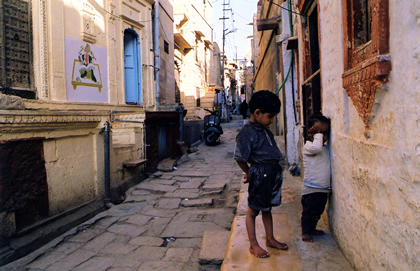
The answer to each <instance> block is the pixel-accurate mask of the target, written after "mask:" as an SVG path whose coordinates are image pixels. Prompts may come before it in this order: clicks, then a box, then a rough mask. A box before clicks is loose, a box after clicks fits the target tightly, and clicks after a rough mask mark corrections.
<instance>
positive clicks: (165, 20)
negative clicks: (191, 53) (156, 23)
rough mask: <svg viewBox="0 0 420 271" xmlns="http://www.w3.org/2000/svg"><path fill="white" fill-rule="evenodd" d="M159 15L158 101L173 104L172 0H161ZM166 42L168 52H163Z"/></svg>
mask: <svg viewBox="0 0 420 271" xmlns="http://www.w3.org/2000/svg"><path fill="white" fill-rule="evenodd" d="M159 3H160V5H161V9H160V13H159V17H160V22H161V25H160V27H159V29H160V56H161V58H160V82H159V84H160V102H161V103H162V104H172V105H174V104H175V77H174V32H173V28H174V27H173V24H174V11H173V0H163V1H160V2H159ZM165 41H166V42H167V43H168V53H167V52H165V46H164V42H165Z"/></svg>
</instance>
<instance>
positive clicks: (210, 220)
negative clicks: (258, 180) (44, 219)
mask: <svg viewBox="0 0 420 271" xmlns="http://www.w3.org/2000/svg"><path fill="white" fill-rule="evenodd" d="M242 125H243V119H242V118H239V116H233V121H231V122H230V123H224V124H223V128H224V130H225V133H224V134H223V136H222V138H221V144H219V145H217V146H214V147H209V146H206V145H205V144H201V145H199V146H198V151H197V152H196V153H192V154H190V155H189V158H190V161H188V162H186V163H183V164H181V165H179V166H178V167H177V168H176V170H174V171H173V172H157V173H155V174H153V175H152V176H150V177H149V178H148V179H146V180H144V181H143V182H141V183H139V184H138V185H136V186H134V187H132V188H131V189H129V190H128V191H127V192H126V199H125V201H124V202H123V203H121V204H119V205H115V206H113V207H112V208H110V209H108V210H107V211H104V212H102V213H100V214H98V215H97V216H95V217H94V218H92V219H91V220H89V221H87V222H85V223H83V224H81V225H79V226H78V227H75V228H73V229H72V230H70V231H68V232H66V233H65V234H63V235H61V236H60V237H58V238H56V239H54V240H53V241H51V242H50V243H48V244H47V245H45V246H43V247H42V248H40V249H38V250H36V251H35V252H33V253H31V254H29V255H28V256H26V257H24V258H22V259H20V260H18V261H15V262H13V263H11V264H9V265H6V266H3V267H0V270H1V271H5V270H28V271H29V270H31V271H35V270H47V271H53V270H60V271H64V270H83V271H87V270H95V271H98V270H107V271H111V270H220V268H221V269H222V270H352V268H351V267H350V265H349V264H348V262H347V261H346V260H345V258H344V257H343V255H342V254H341V252H340V251H339V249H338V247H337V245H336V244H335V242H334V241H333V239H332V236H331V234H330V233H329V230H328V227H327V224H326V223H325V221H322V222H321V227H322V229H323V230H325V231H326V232H327V233H328V234H327V235H325V236H323V237H319V238H316V239H315V242H314V243H304V242H302V241H301V240H300V224H299V218H300V196H299V191H300V187H301V178H300V177H292V176H291V175H290V174H289V172H288V171H286V172H285V182H284V184H283V204H282V205H281V206H280V207H276V208H274V210H273V213H274V221H275V234H276V236H277V237H278V238H279V239H280V240H282V241H286V242H287V243H288V244H289V250H288V251H278V252H276V251H272V250H269V251H270V253H272V256H271V257H270V258H267V259H258V258H256V257H254V256H252V255H251V254H250V253H249V251H248V240H247V237H246V230H245V223H244V218H245V216H244V215H245V213H246V189H247V188H246V187H247V185H244V184H241V178H242V174H241V171H240V169H239V167H238V166H237V165H236V163H235V161H234V160H233V150H234V145H235V137H236V134H237V132H238V130H239V129H240V127H241V126H242ZM277 138H279V137H277ZM279 145H280V146H283V145H282V144H281V142H279ZM238 197H239V204H238ZM235 215H236V216H235ZM232 222H233V224H232ZM257 225H258V224H257ZM257 227H259V230H262V225H259V226H257ZM231 230H232V231H231ZM260 237H263V233H262V232H258V238H260ZM228 239H229V242H228ZM262 243H263V242H262ZM225 250H226V254H225ZM222 262H223V265H221V264H222Z"/></svg>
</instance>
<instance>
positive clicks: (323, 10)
mask: <svg viewBox="0 0 420 271" xmlns="http://www.w3.org/2000/svg"><path fill="white" fill-rule="evenodd" d="M319 5H320V6H319V11H320V17H319V18H320V35H321V46H320V47H321V70H322V75H321V77H322V89H323V93H322V99H323V108H322V110H323V113H324V114H325V115H327V116H329V117H330V118H331V120H332V124H331V127H332V133H331V144H332V153H331V154H332V155H331V157H332V170H333V194H332V198H331V208H330V210H329V211H330V215H331V217H330V218H331V226H332V230H333V232H334V235H335V236H336V238H337V241H338V243H339V245H340V247H341V248H342V249H343V251H344V254H345V255H346V256H347V257H348V259H349V260H350V262H351V263H352V264H353V265H354V266H355V267H356V268H357V269H360V270H417V269H419V268H420V259H419V258H418V255H419V254H420V249H419V248H420V231H419V229H418V221H419V219H420V215H419V208H420V187H419V183H418V180H419V173H420V168H419V159H418V157H419V151H418V149H419V147H418V146H419V145H418V144H419V143H418V142H419V136H418V134H419V133H418V132H419V131H418V130H419V125H418V123H419V119H418V116H419V109H418V104H419V102H420V97H419V93H420V92H419V77H418V70H419V69H420V61H419V47H418V44H419V42H418V40H419V38H418V37H419V36H420V35H419V34H420V23H419V21H420V20H419V18H420V13H419V12H418V10H419V8H420V7H419V4H418V3H417V1H416V0H410V1H397V0H395V1H392V0H391V1H390V6H389V10H390V33H391V35H390V48H391V51H390V55H391V63H392V72H391V75H390V83H389V84H388V87H387V88H386V92H385V93H384V95H383V97H380V99H379V100H378V101H379V102H380V105H379V107H378V109H377V111H376V115H375V117H374V118H373V120H372V121H371V125H370V129H368V132H367V133H368V134H367V135H368V137H365V131H366V130H365V126H364V123H363V121H362V119H361V118H360V117H359V115H358V113H357V111H356V108H355V106H354V105H353V103H352V101H351V99H350V98H349V97H348V96H347V94H346V92H345V90H344V89H343V88H342V79H341V75H342V73H343V70H344V66H343V58H344V56H343V31H342V27H343V26H342V21H343V18H342V1H333V0H320V1H319ZM402 41H404V42H402Z"/></svg>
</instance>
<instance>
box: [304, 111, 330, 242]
mask: <svg viewBox="0 0 420 271" xmlns="http://www.w3.org/2000/svg"><path fill="white" fill-rule="evenodd" d="M308 127H310V128H309V130H308V132H307V138H306V143H305V145H304V147H303V167H304V169H305V175H304V178H303V191H302V201H301V202H302V209H303V210H302V219H301V226H302V240H303V241H304V242H313V239H312V237H311V235H323V234H325V233H324V232H323V231H321V230H317V229H316V224H317V223H318V220H319V219H320V218H321V215H322V213H323V212H324V209H325V205H326V204H327V200H328V195H329V193H330V192H331V160H330V154H329V150H328V147H327V146H326V145H324V143H325V142H326V141H327V140H328V139H329V133H330V119H329V118H327V117H325V116H322V115H313V116H312V117H311V118H310V119H309V121H308Z"/></svg>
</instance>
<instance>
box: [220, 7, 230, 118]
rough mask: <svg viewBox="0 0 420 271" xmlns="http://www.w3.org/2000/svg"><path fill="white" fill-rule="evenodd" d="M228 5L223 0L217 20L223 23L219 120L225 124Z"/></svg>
mask: <svg viewBox="0 0 420 271" xmlns="http://www.w3.org/2000/svg"><path fill="white" fill-rule="evenodd" d="M228 1H230V0H228ZM228 5H229V3H227V4H226V0H223V4H222V6H223V17H222V18H220V19H219V20H222V21H223V37H222V39H223V46H222V48H223V49H222V67H221V68H222V70H221V72H222V88H223V90H222V112H221V115H222V116H221V119H222V120H225V121H226V122H227V114H226V112H225V111H226V108H225V103H226V101H225V37H226V33H225V32H226V29H225V28H226V26H225V25H226V23H225V20H227V19H229V17H226V16H225V14H226V11H228V10H231V9H226V8H225V7H226V6H228Z"/></svg>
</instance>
